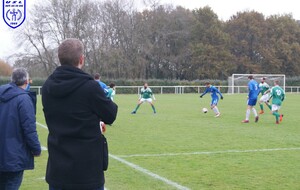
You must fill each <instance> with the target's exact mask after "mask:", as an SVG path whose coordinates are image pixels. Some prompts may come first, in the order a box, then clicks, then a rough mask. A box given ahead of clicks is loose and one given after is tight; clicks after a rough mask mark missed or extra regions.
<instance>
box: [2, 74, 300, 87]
mask: <svg viewBox="0 0 300 190" xmlns="http://www.w3.org/2000/svg"><path fill="white" fill-rule="evenodd" d="M45 80H46V79H44V78H32V86H42V85H43V84H44V82H45ZM206 81H209V82H211V83H212V84H213V85H215V86H227V85H228V81H227V80H194V81H187V80H158V79H149V80H141V79H136V80H128V79H118V80H103V82H105V83H106V84H107V85H109V84H110V83H112V82H113V83H115V84H116V85H117V86H142V85H143V84H144V82H147V83H148V84H149V86H204V83H205V82H206ZM9 82H10V77H1V76H0V85H2V84H7V83H9ZM286 86H300V76H299V77H289V78H286Z"/></svg>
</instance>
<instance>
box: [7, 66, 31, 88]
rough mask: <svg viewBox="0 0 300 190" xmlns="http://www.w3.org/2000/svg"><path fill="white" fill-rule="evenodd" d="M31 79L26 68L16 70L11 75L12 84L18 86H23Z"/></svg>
mask: <svg viewBox="0 0 300 190" xmlns="http://www.w3.org/2000/svg"><path fill="white" fill-rule="evenodd" d="M28 79H29V74H28V72H27V71H26V69H24V68H16V69H14V70H13V72H12V74H11V82H12V83H15V84H16V85H17V86H22V85H24V84H25V82H26V81H27V80H28Z"/></svg>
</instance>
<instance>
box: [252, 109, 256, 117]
mask: <svg viewBox="0 0 300 190" xmlns="http://www.w3.org/2000/svg"><path fill="white" fill-rule="evenodd" d="M252 112H253V113H254V116H255V117H257V112H256V109H255V108H252Z"/></svg>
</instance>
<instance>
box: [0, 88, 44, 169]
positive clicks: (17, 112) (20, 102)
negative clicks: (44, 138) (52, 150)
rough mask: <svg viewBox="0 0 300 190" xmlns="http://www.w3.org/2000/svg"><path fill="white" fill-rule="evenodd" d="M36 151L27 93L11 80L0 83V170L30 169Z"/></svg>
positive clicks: (37, 144) (32, 165) (38, 151)
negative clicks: (0, 84) (8, 82)
mask: <svg viewBox="0 0 300 190" xmlns="http://www.w3.org/2000/svg"><path fill="white" fill-rule="evenodd" d="M40 154H41V146H40V142H39V140H38V135H37V131H36V124H35V110H34V105H33V101H32V98H31V97H30V95H29V92H26V91H25V90H23V89H21V88H19V87H18V86H16V85H15V84H14V83H10V84H6V85H2V86H0V171H2V172H3V171H6V172H16V171H22V170H28V169H33V168H34V155H40Z"/></svg>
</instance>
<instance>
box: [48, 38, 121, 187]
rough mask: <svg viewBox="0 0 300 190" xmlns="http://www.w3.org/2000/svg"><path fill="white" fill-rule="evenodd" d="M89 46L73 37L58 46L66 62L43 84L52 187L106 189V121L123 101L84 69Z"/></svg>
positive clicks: (59, 55) (50, 182)
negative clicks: (113, 97) (115, 99)
mask: <svg viewBox="0 0 300 190" xmlns="http://www.w3.org/2000/svg"><path fill="white" fill-rule="evenodd" d="M83 52H84V49H83V44H82V43H81V42H80V41H79V40H77V39H67V40H65V41H63V42H62V44H61V45H60V46H59V48H58V58H59V61H60V64H61V66H59V67H58V68H56V70H55V71H54V72H53V73H52V74H51V75H50V76H49V78H48V79H47V80H46V82H45V84H44V85H43V88H42V103H43V106H44V114H45V118H46V123H47V125H48V128H49V136H48V151H49V158H48V164H47V171H46V181H47V182H48V184H49V188H50V189H51V190H52V189H53V190H59V189H64V190H98V189H103V188H104V172H103V170H105V167H106V166H104V163H105V162H107V160H105V156H104V152H105V150H104V147H105V145H104V136H103V135H102V134H101V130H100V127H99V123H100V120H101V121H103V122H105V123H107V124H112V123H113V122H114V120H115V119H116V115H117V105H116V104H114V103H113V102H112V101H111V100H110V99H108V98H106V96H105V94H104V91H103V89H101V87H100V86H99V84H98V83H97V82H96V81H94V80H93V77H91V76H90V75H88V74H87V73H85V72H83V71H82V70H81V68H82V67H83V65H84V56H83Z"/></svg>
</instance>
